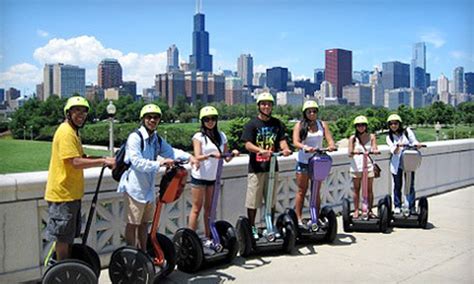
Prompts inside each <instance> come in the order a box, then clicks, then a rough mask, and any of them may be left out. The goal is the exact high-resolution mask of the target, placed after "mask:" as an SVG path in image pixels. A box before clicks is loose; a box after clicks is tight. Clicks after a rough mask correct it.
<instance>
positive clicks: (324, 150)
mask: <svg viewBox="0 0 474 284" xmlns="http://www.w3.org/2000/svg"><path fill="white" fill-rule="evenodd" d="M337 150H338V149H337V148H336V149H334V150H332V151H330V150H329V148H328V147H326V148H316V149H315V150H314V151H308V150H304V152H305V153H317V154H326V153H327V152H337Z"/></svg>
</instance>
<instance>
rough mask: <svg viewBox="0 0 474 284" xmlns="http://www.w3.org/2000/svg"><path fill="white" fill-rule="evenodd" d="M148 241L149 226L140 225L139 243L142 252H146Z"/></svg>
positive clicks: (145, 224)
mask: <svg viewBox="0 0 474 284" xmlns="http://www.w3.org/2000/svg"><path fill="white" fill-rule="evenodd" d="M147 239H148V224H147V223H144V224H140V225H139V226H138V242H139V245H140V249H141V250H142V251H146V243H147Z"/></svg>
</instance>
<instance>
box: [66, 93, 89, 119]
mask: <svg viewBox="0 0 474 284" xmlns="http://www.w3.org/2000/svg"><path fill="white" fill-rule="evenodd" d="M75 106H82V107H86V108H87V111H89V109H90V108H91V107H90V106H89V102H87V100H86V99H85V98H83V97H79V96H75V97H70V98H69V99H68V100H67V102H66V105H65V106H64V115H66V114H67V112H68V111H69V110H70V109H71V108H72V107H75Z"/></svg>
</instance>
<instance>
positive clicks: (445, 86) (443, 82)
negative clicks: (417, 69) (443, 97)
mask: <svg viewBox="0 0 474 284" xmlns="http://www.w3.org/2000/svg"><path fill="white" fill-rule="evenodd" d="M448 91H449V80H448V78H446V76H444V74H441V75H440V76H439V78H438V94H441V93H443V92H445V93H447V92H448Z"/></svg>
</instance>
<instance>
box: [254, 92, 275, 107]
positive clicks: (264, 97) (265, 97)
mask: <svg viewBox="0 0 474 284" xmlns="http://www.w3.org/2000/svg"><path fill="white" fill-rule="evenodd" d="M263 101H267V102H272V103H273V104H274V103H275V100H274V99H273V96H272V94H270V93H261V94H260V95H258V97H257V105H258V104H259V103H260V102H263Z"/></svg>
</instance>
